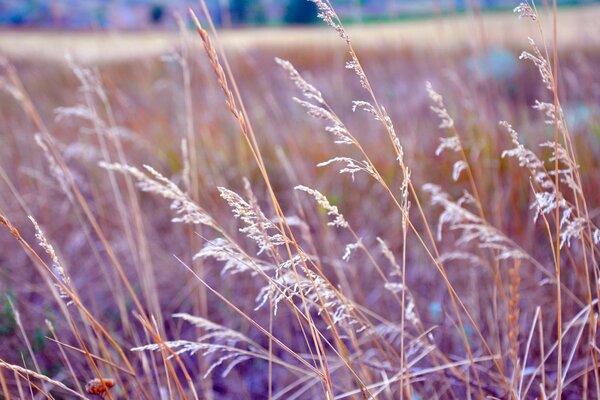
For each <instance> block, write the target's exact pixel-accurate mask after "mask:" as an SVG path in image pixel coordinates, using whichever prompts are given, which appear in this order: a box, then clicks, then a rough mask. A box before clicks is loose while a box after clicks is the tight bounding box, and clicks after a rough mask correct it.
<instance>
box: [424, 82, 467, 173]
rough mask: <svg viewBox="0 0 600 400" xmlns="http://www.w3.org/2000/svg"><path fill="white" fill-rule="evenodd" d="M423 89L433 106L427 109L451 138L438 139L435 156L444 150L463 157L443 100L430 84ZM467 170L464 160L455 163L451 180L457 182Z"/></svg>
mask: <svg viewBox="0 0 600 400" xmlns="http://www.w3.org/2000/svg"><path fill="white" fill-rule="evenodd" d="M425 88H426V89H427V93H428V95H429V98H430V99H431V101H432V102H433V104H434V105H432V106H430V107H429V108H430V109H431V110H432V111H433V112H434V113H435V114H436V115H437V116H438V118H440V120H441V123H440V125H439V127H440V129H447V130H450V131H451V132H452V136H448V137H443V138H440V144H439V146H438V147H437V149H435V155H436V156H439V155H440V154H442V152H443V151H444V150H446V149H448V150H451V151H454V152H456V153H461V154H463V155H464V151H463V148H462V144H461V142H460V138H459V137H458V134H457V133H456V130H455V127H454V120H453V119H452V117H450V114H448V110H447V109H446V106H445V105H444V99H443V97H442V95H440V94H439V93H438V92H436V91H435V90H434V89H433V86H432V85H431V82H426V83H425ZM468 168H469V165H468V164H467V161H466V158H465V159H463V160H458V161H456V162H455V163H454V165H453V167H452V179H453V180H454V181H455V182H456V181H458V178H460V174H461V173H462V172H463V171H465V170H467V169H468Z"/></svg>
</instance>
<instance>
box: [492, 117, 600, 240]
mask: <svg viewBox="0 0 600 400" xmlns="http://www.w3.org/2000/svg"><path fill="white" fill-rule="evenodd" d="M500 125H502V126H503V127H505V128H506V129H507V131H508V132H509V134H510V136H511V140H512V142H513V144H514V146H515V147H514V148H512V149H509V150H505V151H503V152H502V157H511V158H516V159H517V160H518V161H519V166H521V167H525V168H527V169H528V170H529V173H530V175H531V176H532V178H533V179H534V182H535V183H536V184H537V187H535V186H534V187H533V189H534V196H535V200H534V201H533V203H532V204H531V207H530V208H531V209H533V210H535V213H534V217H533V220H534V221H537V219H538V218H539V217H540V216H541V215H549V214H550V213H551V212H553V211H554V210H555V209H556V207H557V206H558V208H559V209H560V210H561V212H562V216H561V219H560V222H559V223H560V236H561V239H560V247H561V248H562V247H563V246H564V245H565V244H567V246H570V244H571V240H573V239H580V238H581V237H582V235H583V234H584V233H585V232H586V230H587V229H588V228H590V229H595V225H594V224H593V223H592V222H591V221H590V220H589V219H588V218H585V217H583V216H579V215H577V208H576V206H574V205H573V204H571V203H570V202H569V201H567V200H566V198H565V197H564V196H563V194H562V192H561V191H560V188H556V186H555V181H554V179H553V175H555V173H556V171H554V170H552V171H547V170H546V168H545V165H544V162H543V161H542V160H541V159H540V158H539V157H538V156H537V155H536V154H535V153H534V152H533V151H531V150H529V149H527V148H526V147H525V146H524V145H523V144H522V143H520V142H519V137H518V134H517V132H516V131H515V130H514V129H513V128H512V126H511V125H510V124H509V123H507V122H505V121H503V122H501V123H500ZM540 146H541V147H546V148H549V149H550V150H551V155H550V157H549V161H550V162H553V161H555V160H556V158H557V155H556V154H555V152H554V149H555V144H554V143H551V142H545V143H542V144H541V145H540ZM557 148H558V161H559V163H560V165H562V166H563V168H561V169H559V170H558V174H559V179H560V180H559V183H562V184H565V185H567V186H568V187H569V188H571V189H572V190H573V191H574V192H575V193H577V194H580V195H581V194H582V190H581V187H580V186H579V184H578V183H577V181H576V180H575V178H574V176H573V175H574V173H576V171H577V169H578V166H577V165H575V164H574V163H573V161H572V159H571V158H570V157H569V156H568V154H567V151H566V150H565V149H564V148H563V147H562V146H557ZM538 188H539V189H538ZM557 191H558V199H559V200H558V203H557V201H556V199H557V193H556V192H557Z"/></svg>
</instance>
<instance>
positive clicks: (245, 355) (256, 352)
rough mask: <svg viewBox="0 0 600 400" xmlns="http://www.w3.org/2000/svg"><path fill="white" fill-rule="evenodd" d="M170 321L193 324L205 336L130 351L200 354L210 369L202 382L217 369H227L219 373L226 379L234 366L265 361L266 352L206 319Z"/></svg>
mask: <svg viewBox="0 0 600 400" xmlns="http://www.w3.org/2000/svg"><path fill="white" fill-rule="evenodd" d="M173 317H175V318H180V319H182V320H184V321H187V322H189V323H191V324H193V325H194V326H196V327H197V328H199V329H201V330H202V331H204V333H203V334H202V336H200V337H198V338H197V339H196V340H195V341H189V340H174V341H168V342H164V343H155V344H149V345H145V346H138V347H134V348H132V349H131V351H160V350H163V349H164V348H165V347H168V348H170V349H172V350H173V351H175V353H176V354H184V353H188V354H191V355H193V354H196V353H201V354H202V355H203V356H205V357H210V360H211V361H210V366H209V368H208V369H207V370H206V371H205V373H204V376H203V377H204V378H207V377H208V376H209V375H210V374H211V373H212V372H213V371H214V370H215V369H216V368H218V367H220V366H225V365H227V366H226V367H225V369H224V370H223V372H222V373H221V376H222V377H226V376H227V375H228V374H229V373H230V372H231V371H232V370H233V368H235V366H237V365H238V364H240V363H242V362H244V361H247V360H250V359H252V358H259V359H267V360H268V357H269V352H268V350H265V349H264V348H262V347H261V346H260V345H259V344H257V343H256V342H254V341H253V340H252V339H250V338H248V337H247V336H246V335H243V334H242V333H240V332H237V331H234V330H232V329H229V328H226V327H224V326H222V325H219V324H216V323H214V322H212V321H209V320H208V319H206V318H202V317H196V316H193V315H190V314H186V313H177V314H173Z"/></svg>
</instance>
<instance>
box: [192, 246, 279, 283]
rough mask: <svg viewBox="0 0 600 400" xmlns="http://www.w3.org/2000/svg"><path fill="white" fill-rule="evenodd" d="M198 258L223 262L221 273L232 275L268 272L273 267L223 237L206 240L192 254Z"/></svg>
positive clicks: (273, 267)
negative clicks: (199, 248)
mask: <svg viewBox="0 0 600 400" xmlns="http://www.w3.org/2000/svg"><path fill="white" fill-rule="evenodd" d="M200 258H203V259H205V258H213V259H215V260H217V261H221V262H224V263H225V264H224V265H223V268H222V269H221V275H225V274H227V273H230V274H232V275H235V274H239V273H245V272H248V273H250V274H251V275H257V274H258V273H259V272H265V273H266V272H268V271H272V270H274V269H275V266H274V265H273V264H270V263H268V262H265V261H262V260H259V259H256V258H252V257H250V256H248V255H247V254H246V253H245V252H243V251H241V250H240V248H239V246H238V245H237V244H235V243H232V242H231V241H230V240H228V239H225V238H216V239H213V240H209V241H207V242H206V243H205V244H204V246H203V247H202V249H201V250H200V251H199V252H198V253H196V254H195V255H194V260H196V259H200Z"/></svg>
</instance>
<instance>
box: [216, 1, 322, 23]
mask: <svg viewBox="0 0 600 400" xmlns="http://www.w3.org/2000/svg"><path fill="white" fill-rule="evenodd" d="M271 3H273V1H268V0H266V1H265V0H221V8H222V10H223V9H224V8H225V10H223V11H224V12H223V11H222V13H223V14H225V13H227V12H228V13H229V22H230V23H231V24H233V25H244V24H252V25H258V24H265V23H267V22H268V21H269V15H268V14H267V10H268V7H272V6H273V4H271ZM278 3H280V4H281V3H282V2H281V1H279V2H278ZM226 19H227V17H226V16H223V22H224V23H225V24H226V23H227V22H228V21H226ZM282 19H283V22H284V23H287V24H310V23H314V22H315V21H316V20H317V7H316V6H315V4H314V3H312V2H310V1H308V0H285V2H284V8H283V15H282Z"/></svg>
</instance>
